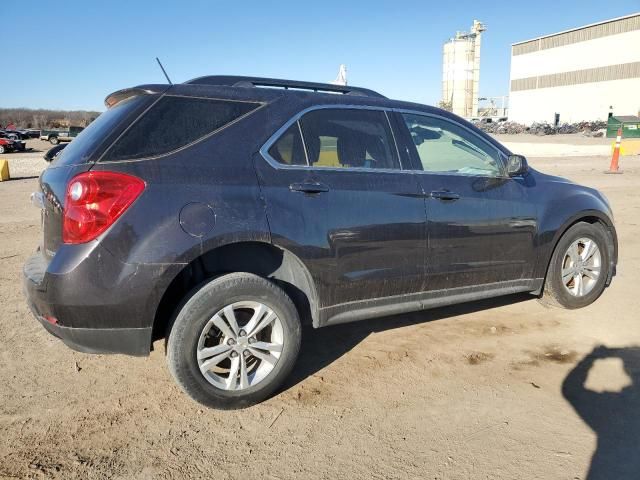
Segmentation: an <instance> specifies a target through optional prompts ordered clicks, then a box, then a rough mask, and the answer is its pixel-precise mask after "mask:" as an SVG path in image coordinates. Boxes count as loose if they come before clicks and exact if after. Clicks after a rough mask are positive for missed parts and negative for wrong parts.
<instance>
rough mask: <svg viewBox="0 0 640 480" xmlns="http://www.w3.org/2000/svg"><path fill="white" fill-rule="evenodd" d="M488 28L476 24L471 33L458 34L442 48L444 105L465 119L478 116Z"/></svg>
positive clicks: (481, 24)
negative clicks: (482, 47) (483, 47)
mask: <svg viewBox="0 0 640 480" xmlns="http://www.w3.org/2000/svg"><path fill="white" fill-rule="evenodd" d="M484 31H485V26H484V24H483V23H482V22H479V21H478V20H474V21H473V26H472V27H471V30H470V31H469V32H457V33H456V35H455V37H453V38H451V39H449V40H448V41H447V42H446V43H445V44H444V46H443V48H442V102H441V105H442V106H445V107H446V108H448V109H450V110H451V111H452V112H453V113H455V114H457V115H460V116H461V117H465V118H471V117H477V116H478V90H479V87H480V40H481V37H482V32H484Z"/></svg>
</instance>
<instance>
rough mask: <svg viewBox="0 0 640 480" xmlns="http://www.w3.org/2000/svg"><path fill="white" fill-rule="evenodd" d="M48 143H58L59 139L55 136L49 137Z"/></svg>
mask: <svg viewBox="0 0 640 480" xmlns="http://www.w3.org/2000/svg"><path fill="white" fill-rule="evenodd" d="M49 143H50V144H51V145H58V144H59V143H60V140H59V139H58V137H56V136H53V137H49Z"/></svg>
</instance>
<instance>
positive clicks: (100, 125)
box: [52, 95, 151, 167]
mask: <svg viewBox="0 0 640 480" xmlns="http://www.w3.org/2000/svg"><path fill="white" fill-rule="evenodd" d="M150 101H151V97H150V96H148V95H137V96H135V97H131V98H128V99H126V100H123V101H121V102H120V103H118V104H117V105H115V106H114V107H111V108H110V109H109V110H107V111H106V112H104V113H102V114H100V116H99V117H98V118H96V119H95V120H94V121H93V122H91V124H90V125H89V126H88V127H87V128H85V129H84V130H82V132H81V133H80V134H79V135H78V136H77V137H76V138H74V139H73V141H72V142H71V143H70V144H69V145H67V146H66V147H65V149H64V150H62V152H61V153H60V155H58V156H57V157H56V158H55V160H54V161H53V162H52V165H53V166H56V167H60V166H65V165H76V164H80V163H85V162H86V161H87V160H89V158H90V157H91V156H92V155H93V154H94V153H95V152H96V151H97V150H98V148H99V147H100V146H101V145H102V143H103V142H104V141H105V140H106V139H107V138H108V137H109V135H110V134H112V133H113V132H114V130H115V129H117V127H118V126H119V125H120V124H121V123H122V122H123V121H124V120H125V119H126V118H128V117H129V116H130V115H135V114H136V112H138V111H142V110H144V108H145V107H146V105H148V103H149V102H150Z"/></svg>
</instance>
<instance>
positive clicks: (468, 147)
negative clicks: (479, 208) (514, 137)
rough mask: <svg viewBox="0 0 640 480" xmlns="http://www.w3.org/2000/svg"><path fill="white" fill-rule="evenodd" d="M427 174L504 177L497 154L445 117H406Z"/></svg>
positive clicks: (413, 115) (404, 116)
mask: <svg viewBox="0 0 640 480" xmlns="http://www.w3.org/2000/svg"><path fill="white" fill-rule="evenodd" d="M402 116H403V118H404V121H405V123H406V125H407V128H408V129H409V133H410V134H411V139H412V140H413V144H414V145H415V148H416V150H417V154H418V157H419V158H420V162H421V163H422V168H423V170H424V171H425V172H438V173H450V174H455V175H476V176H501V175H502V168H501V160H500V155H499V153H498V151H497V150H496V149H494V148H492V147H491V146H490V145H488V144H487V143H485V142H483V141H482V140H481V139H480V138H478V137H476V136H475V135H473V134H472V133H471V132H469V131H467V130H466V129H464V128H462V127H460V126H458V125H456V124H455V123H453V122H449V121H447V120H445V119H443V118H436V117H427V116H424V115H415V114H403V115H402Z"/></svg>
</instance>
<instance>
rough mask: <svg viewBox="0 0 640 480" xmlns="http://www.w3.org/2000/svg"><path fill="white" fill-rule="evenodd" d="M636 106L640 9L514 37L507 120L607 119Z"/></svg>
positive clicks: (632, 110)
mask: <svg viewBox="0 0 640 480" xmlns="http://www.w3.org/2000/svg"><path fill="white" fill-rule="evenodd" d="M610 111H611V112H613V113H614V114H617V115H637V114H638V112H639V111H640V13H635V14H633V15H628V16H625V17H620V18H614V19H612V20H606V21H604V22H599V23H594V24H592V25H586V26H584V27H580V28H575V29H572V30H567V31H565V32H560V33H555V34H553V35H546V36H543V37H539V38H535V39H533V40H527V41H524V42H518V43H514V44H513V45H512V47H511V89H510V95H509V120H513V121H516V122H519V123H524V124H531V123H533V122H539V121H546V122H549V123H553V122H554V121H555V117H556V114H559V116H560V118H559V121H560V123H564V122H570V123H573V122H579V121H583V120H587V121H589V120H606V119H607V117H608V114H609V112H610Z"/></svg>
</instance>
